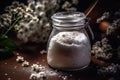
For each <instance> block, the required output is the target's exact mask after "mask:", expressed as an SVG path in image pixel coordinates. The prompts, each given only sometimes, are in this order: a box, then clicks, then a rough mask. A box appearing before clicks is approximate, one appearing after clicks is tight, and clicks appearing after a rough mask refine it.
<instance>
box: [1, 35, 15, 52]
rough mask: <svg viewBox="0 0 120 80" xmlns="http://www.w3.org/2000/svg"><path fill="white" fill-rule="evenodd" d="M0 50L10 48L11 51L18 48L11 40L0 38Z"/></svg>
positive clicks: (4, 37)
mask: <svg viewBox="0 0 120 80" xmlns="http://www.w3.org/2000/svg"><path fill="white" fill-rule="evenodd" d="M0 48H8V49H11V50H15V49H16V48H17V46H16V44H15V43H14V41H12V40H11V39H9V38H8V37H7V36H0Z"/></svg>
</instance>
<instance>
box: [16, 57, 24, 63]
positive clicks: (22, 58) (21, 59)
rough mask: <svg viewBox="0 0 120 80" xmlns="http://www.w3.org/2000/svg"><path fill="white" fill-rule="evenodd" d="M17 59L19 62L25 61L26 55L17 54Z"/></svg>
mask: <svg viewBox="0 0 120 80" xmlns="http://www.w3.org/2000/svg"><path fill="white" fill-rule="evenodd" d="M16 61H17V62H23V61H24V57H22V56H17V59H16Z"/></svg>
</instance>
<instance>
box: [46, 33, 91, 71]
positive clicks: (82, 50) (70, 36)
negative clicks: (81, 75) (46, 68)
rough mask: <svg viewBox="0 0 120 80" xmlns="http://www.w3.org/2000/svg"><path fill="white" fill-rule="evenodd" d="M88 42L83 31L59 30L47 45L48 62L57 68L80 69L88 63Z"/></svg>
mask: <svg viewBox="0 0 120 80" xmlns="http://www.w3.org/2000/svg"><path fill="white" fill-rule="evenodd" d="M90 56H91V54H90V43H89V40H88V38H87V37H86V35H85V34H84V33H80V32H77V31H73V32H60V33H58V34H57V35H55V36H53V37H52V38H51V40H50V44H49V47H48V56H47V60H48V64H49V65H50V66H52V67H54V68H59V69H80V68H83V67H85V66H87V65H88V64H89V63H90Z"/></svg>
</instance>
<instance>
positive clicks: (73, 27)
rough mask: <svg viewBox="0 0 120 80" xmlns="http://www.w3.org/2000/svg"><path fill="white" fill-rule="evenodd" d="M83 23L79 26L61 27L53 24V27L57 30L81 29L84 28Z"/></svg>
mask: <svg viewBox="0 0 120 80" xmlns="http://www.w3.org/2000/svg"><path fill="white" fill-rule="evenodd" d="M84 27H85V26H84V25H81V26H69V27H63V26H56V25H53V28H54V29H57V30H76V31H77V30H82V29H84Z"/></svg>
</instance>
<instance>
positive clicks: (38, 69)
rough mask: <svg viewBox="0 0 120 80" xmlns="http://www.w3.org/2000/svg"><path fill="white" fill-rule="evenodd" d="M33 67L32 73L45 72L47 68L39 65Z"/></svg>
mask: <svg viewBox="0 0 120 80" xmlns="http://www.w3.org/2000/svg"><path fill="white" fill-rule="evenodd" d="M31 67H32V71H35V72H40V71H44V70H45V67H43V66H41V65H38V64H33V65H32V66H31Z"/></svg>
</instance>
